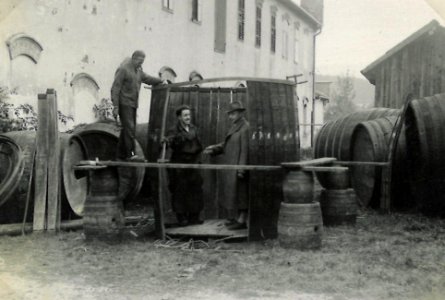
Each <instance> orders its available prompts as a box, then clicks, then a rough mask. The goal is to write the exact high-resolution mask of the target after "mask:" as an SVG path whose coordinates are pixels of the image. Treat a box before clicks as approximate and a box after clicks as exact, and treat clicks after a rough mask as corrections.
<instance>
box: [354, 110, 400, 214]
mask: <svg viewBox="0 0 445 300" xmlns="http://www.w3.org/2000/svg"><path fill="white" fill-rule="evenodd" d="M397 120H398V117H396V116H389V117H384V118H379V119H375V120H371V121H366V122H361V123H360V124H358V125H357V127H356V128H355V130H354V133H353V135H352V146H351V157H352V160H354V161H367V162H386V161H388V156H389V148H390V142H391V135H392V133H393V129H394V126H395V124H396V122H397ZM405 159H406V143H405V137H404V128H402V134H401V138H400V139H399V140H398V145H397V153H396V157H395V158H394V160H393V164H394V166H393V173H394V174H393V175H394V176H392V177H393V178H392V179H393V180H392V181H393V182H392V186H396V185H400V183H401V182H403V181H402V178H403V177H402V178H400V176H398V175H401V176H404V175H403V173H401V169H402V170H403V169H404V168H403V165H404V163H405V162H404V160H405ZM351 172H352V176H351V184H352V187H353V188H354V189H355V191H356V192H357V196H358V198H359V201H360V204H361V205H362V206H368V205H371V206H373V207H375V206H377V205H378V200H379V199H380V195H381V181H382V167H375V166H369V165H363V166H353V167H351ZM396 175H397V176H396ZM396 190H399V191H398V192H397V193H403V191H402V188H398V189H395V190H394V197H396V196H397V195H396V194H397V193H396Z"/></svg>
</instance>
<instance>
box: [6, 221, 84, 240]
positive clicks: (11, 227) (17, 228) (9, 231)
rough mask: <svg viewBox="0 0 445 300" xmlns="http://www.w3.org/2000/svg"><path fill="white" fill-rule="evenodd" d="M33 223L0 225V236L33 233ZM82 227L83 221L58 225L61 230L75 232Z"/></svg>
mask: <svg viewBox="0 0 445 300" xmlns="http://www.w3.org/2000/svg"><path fill="white" fill-rule="evenodd" d="M33 227H34V224H33V223H25V224H0V236H3V235H20V234H22V233H23V232H25V233H29V232H32V231H33ZM82 227H83V220H82V219H80V220H71V221H63V222H61V224H60V229H62V230H75V229H81V228H82ZM22 229H23V230H22Z"/></svg>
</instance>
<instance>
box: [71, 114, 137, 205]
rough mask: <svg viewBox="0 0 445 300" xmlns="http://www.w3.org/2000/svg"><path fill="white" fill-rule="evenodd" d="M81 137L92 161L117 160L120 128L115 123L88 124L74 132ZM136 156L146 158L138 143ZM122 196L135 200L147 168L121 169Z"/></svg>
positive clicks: (127, 199) (128, 199)
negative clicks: (97, 159)
mask: <svg viewBox="0 0 445 300" xmlns="http://www.w3.org/2000/svg"><path fill="white" fill-rule="evenodd" d="M74 133H75V134H77V135H78V136H80V137H81V138H82V140H83V143H84V145H85V147H86V150H87V156H88V159H90V160H95V159H96V157H97V158H99V159H100V160H116V149H117V143H118V141H119V134H120V128H119V127H118V126H117V125H116V124H115V123H114V122H102V123H93V124H87V125H85V126H82V127H79V128H77V129H76V130H75V131H74ZM135 151H136V154H137V155H138V156H140V157H145V155H144V151H143V149H142V147H141V146H140V145H139V143H138V142H137V141H136V149H135ZM118 175H119V186H120V195H121V196H122V197H123V198H124V199H125V201H132V200H134V199H135V198H136V197H137V195H138V194H139V191H140V189H141V187H142V184H143V180H144V175H145V168H119V174H118Z"/></svg>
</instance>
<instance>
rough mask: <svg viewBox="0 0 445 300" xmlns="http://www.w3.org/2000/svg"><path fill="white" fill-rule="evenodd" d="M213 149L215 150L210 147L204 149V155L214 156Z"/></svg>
mask: <svg viewBox="0 0 445 300" xmlns="http://www.w3.org/2000/svg"><path fill="white" fill-rule="evenodd" d="M213 149H214V146H208V147H207V148H205V149H204V152H203V153H204V154H205V155H210V154H213Z"/></svg>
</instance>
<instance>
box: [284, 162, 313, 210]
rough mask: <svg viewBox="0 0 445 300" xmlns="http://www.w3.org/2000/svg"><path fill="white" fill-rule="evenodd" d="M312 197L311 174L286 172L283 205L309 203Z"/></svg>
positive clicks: (294, 171)
mask: <svg viewBox="0 0 445 300" xmlns="http://www.w3.org/2000/svg"><path fill="white" fill-rule="evenodd" d="M313 195H314V178H313V176H312V172H305V171H301V170H292V169H290V170H288V172H287V174H286V177H285V178H284V181H283V198H284V202H285V203H311V202H312V201H313Z"/></svg>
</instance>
